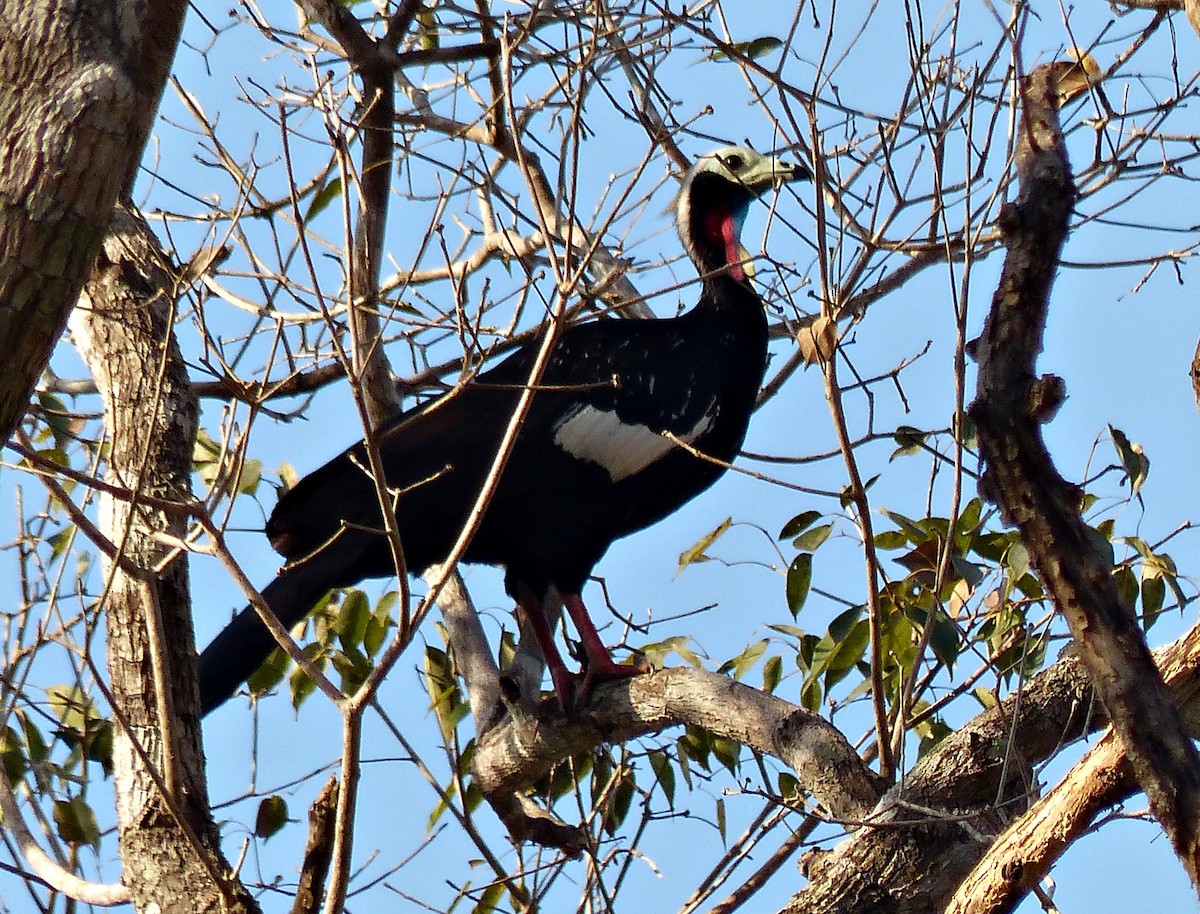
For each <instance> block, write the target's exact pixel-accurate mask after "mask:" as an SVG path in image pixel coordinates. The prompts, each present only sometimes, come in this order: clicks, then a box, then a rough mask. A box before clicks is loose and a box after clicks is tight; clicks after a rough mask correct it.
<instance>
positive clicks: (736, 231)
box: [679, 173, 750, 283]
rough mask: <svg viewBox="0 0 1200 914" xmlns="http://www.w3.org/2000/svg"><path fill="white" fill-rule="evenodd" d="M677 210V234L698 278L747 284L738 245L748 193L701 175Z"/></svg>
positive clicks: (740, 248)
mask: <svg viewBox="0 0 1200 914" xmlns="http://www.w3.org/2000/svg"><path fill="white" fill-rule="evenodd" d="M685 193H686V194H687V200H686V206H682V207H681V208H680V219H679V234H680V237H681V238H682V239H683V243H684V246H685V247H686V248H687V251H688V253H689V254H690V255H691V258H692V261H693V262H694V263H695V264H696V269H697V270H699V271H700V275H701V276H705V277H708V276H711V275H713V274H717V273H720V274H722V275H724V276H728V277H731V278H732V279H733V280H735V281H737V282H741V283H745V282H747V276H746V268H745V266H744V263H743V259H744V257H745V252H744V249H743V248H742V243H741V232H742V223H743V221H744V220H745V218H746V211H747V210H748V209H749V207H750V194H749V193H748V192H747V191H746V190H745V189H744V188H741V187H738V186H737V185H735V184H732V183H730V182H729V181H726V180H724V179H723V178H720V177H718V176H717V175H712V174H706V173H701V174H698V175H696V176H695V177H694V178H693V180H692V182H691V184H690V185H689V186H688V188H687V189H686V191H685Z"/></svg>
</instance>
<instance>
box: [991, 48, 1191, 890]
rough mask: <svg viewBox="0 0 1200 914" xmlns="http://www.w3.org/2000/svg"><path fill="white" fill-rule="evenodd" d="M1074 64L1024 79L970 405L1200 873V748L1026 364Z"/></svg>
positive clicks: (1050, 261)
mask: <svg viewBox="0 0 1200 914" xmlns="http://www.w3.org/2000/svg"><path fill="white" fill-rule="evenodd" d="M1069 66H1070V65H1064V64H1051V65H1047V66H1044V67H1039V68H1038V69H1037V70H1035V71H1034V72H1033V74H1031V75H1030V76H1029V78H1028V79H1027V80H1026V82H1025V85H1024V91H1023V95H1022V99H1023V103H1024V109H1023V116H1022V122H1021V130H1020V135H1019V140H1018V149H1017V168H1018V172H1019V176H1020V179H1021V197H1020V200H1019V202H1018V203H1017V204H1016V205H1014V206H1011V207H1008V208H1006V209H1005V210H1004V211H1003V212H1002V213H1001V219H1002V227H1003V228H1005V229H1006V231H1007V233H1008V236H1009V241H1008V245H1009V254H1008V257H1007V259H1006V261H1005V266H1004V272H1003V274H1002V277H1001V281H1000V287H999V289H998V290H997V292H996V295H995V297H994V299H993V302H992V311H991V314H990V316H989V318H988V321H987V324H986V326H985V328H984V332H983V335H982V337H981V338H980V341H979V349H978V355H979V387H978V396H977V398H976V401H975V403H974V404H973V405H972V407H971V415H972V417H973V418H974V419H975V421H976V424H977V426H978V429H979V443H980V451H981V452H982V454H983V457H984V460H985V462H986V470H985V473H984V477H983V485H984V488H985V491H986V494H987V495H988V497H990V498H991V499H993V500H994V501H996V503H997V504H998V505H1000V507H1001V510H1002V511H1003V512H1004V516H1005V517H1006V519H1007V520H1008V521H1009V522H1010V523H1013V524H1015V525H1016V526H1017V527H1018V528H1019V529H1020V531H1021V536H1022V540H1023V542H1024V544H1025V547H1026V548H1027V549H1028V550H1029V554H1030V558H1031V559H1032V562H1033V565H1034V567H1035V568H1036V569H1037V571H1038V573H1039V575H1040V576H1041V578H1042V580H1043V582H1044V583H1045V585H1046V587H1047V589H1048V590H1049V591H1050V593H1051V594H1052V595H1053V597H1054V600H1055V604H1056V606H1057V608H1058V610H1059V611H1060V612H1061V613H1062V614H1063V616H1064V617H1065V618H1066V621H1067V624H1068V625H1069V626H1070V628H1071V632H1072V634H1073V635H1074V636H1075V645H1076V650H1077V651H1078V653H1079V656H1080V659H1081V660H1082V662H1083V664H1084V666H1085V667H1086V668H1087V670H1088V674H1089V677H1090V679H1091V681H1092V683H1093V685H1094V686H1095V688H1096V692H1097V694H1098V695H1099V697H1100V699H1101V701H1102V702H1103V704H1104V706H1105V708H1106V709H1107V710H1108V713H1109V716H1110V718H1111V719H1112V722H1113V726H1114V728H1115V729H1116V731H1117V733H1118V734H1119V735H1120V737H1121V740H1122V742H1123V743H1124V745H1125V748H1126V751H1127V752H1128V753H1129V758H1130V762H1131V764H1132V767H1133V770H1134V772H1135V774H1136V776H1137V779H1138V782H1139V783H1140V784H1141V785H1142V787H1143V789H1145V791H1146V795H1147V797H1148V798H1149V800H1150V807H1151V809H1152V810H1153V812H1154V814H1155V816H1156V817H1157V818H1158V820H1159V822H1161V823H1162V826H1163V828H1164V830H1165V831H1166V833H1167V835H1168V836H1169V837H1170V839H1171V842H1172V844H1173V845H1174V847H1175V850H1176V853H1177V854H1179V857H1180V859H1181V860H1182V861H1183V864H1184V867H1185V868H1186V869H1187V871H1188V874H1189V876H1190V877H1191V879H1192V882H1193V884H1194V885H1197V886H1200V754H1198V753H1197V751H1196V748H1195V746H1194V745H1193V744H1192V742H1191V740H1190V739H1189V738H1188V736H1187V734H1186V733H1185V732H1184V729H1183V726H1182V723H1181V721H1180V718H1179V714H1178V713H1177V711H1176V708H1175V705H1174V704H1173V703H1172V701H1171V700H1170V698H1169V696H1168V695H1167V693H1166V690H1165V688H1164V687H1163V683H1162V680H1161V679H1160V678H1159V676H1158V673H1157V670H1156V669H1155V667H1154V663H1153V660H1152V658H1151V655H1150V651H1149V648H1148V647H1147V646H1146V642H1145V639H1144V637H1143V634H1142V632H1141V629H1140V628H1139V627H1138V625H1137V621H1136V619H1135V618H1134V616H1133V612H1132V608H1131V607H1129V606H1128V605H1127V604H1126V603H1125V602H1124V600H1123V598H1122V597H1121V594H1120V592H1119V590H1118V587H1117V584H1116V582H1115V580H1114V578H1113V576H1112V560H1111V557H1110V556H1109V555H1108V554H1107V549H1102V548H1100V547H1099V546H1098V544H1097V542H1096V540H1097V537H1096V535H1095V533H1094V532H1093V531H1092V530H1091V528H1090V527H1088V525H1087V524H1086V523H1085V522H1084V521H1083V518H1082V517H1081V516H1080V513H1079V498H1080V495H1081V493H1080V491H1079V490H1078V489H1077V488H1076V487H1075V486H1072V485H1070V484H1068V483H1067V482H1066V481H1065V480H1064V479H1063V478H1062V477H1061V476H1060V475H1059V474H1058V472H1057V470H1056V469H1055V467H1054V465H1053V463H1052V462H1051V459H1050V455H1049V453H1048V452H1047V450H1046V447H1045V444H1044V443H1043V441H1042V439H1041V434H1040V424H1041V423H1042V422H1044V421H1046V420H1047V419H1048V418H1049V417H1050V416H1051V415H1052V414H1053V413H1054V411H1055V410H1056V409H1057V407H1058V405H1059V404H1060V403H1061V402H1062V399H1063V397H1064V390H1063V385H1062V381H1061V379H1059V378H1055V377H1053V376H1043V377H1041V378H1037V377H1036V376H1035V374H1034V370H1035V369H1034V365H1035V360H1036V358H1037V355H1038V353H1039V352H1040V351H1041V346H1042V334H1043V332H1044V328H1045V318H1046V312H1047V307H1048V300H1049V293H1050V287H1051V284H1052V282H1053V278H1054V273H1055V271H1056V269H1057V265H1058V253H1059V251H1060V249H1061V247H1062V243H1063V239H1064V238H1065V236H1066V231H1067V223H1068V219H1069V216H1070V212H1071V209H1072V207H1073V205H1074V199H1075V188H1074V183H1073V181H1072V179H1071V173H1070V168H1069V165H1068V163H1067V157H1066V151H1065V148H1064V146H1063V141H1062V134H1061V131H1060V128H1059V123H1058V112H1057V108H1058V105H1059V102H1060V96H1059V77H1060V74H1061V73H1062V72H1063V68H1064V67H1069Z"/></svg>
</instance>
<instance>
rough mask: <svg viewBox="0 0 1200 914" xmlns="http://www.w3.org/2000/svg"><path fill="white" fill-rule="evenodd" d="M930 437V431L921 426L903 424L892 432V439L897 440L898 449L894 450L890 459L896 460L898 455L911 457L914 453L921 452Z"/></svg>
mask: <svg viewBox="0 0 1200 914" xmlns="http://www.w3.org/2000/svg"><path fill="white" fill-rule="evenodd" d="M928 438H929V433H928V432H924V431H921V429H919V428H913V427H912V426H911V425H901V426H900V427H899V428H897V429H896V431H895V432H894V433H893V434H892V439H893V440H894V441H895V442H896V450H894V451H892V455H891V456H890V457H889V458H888V460H889V461H891V460H895V459H896V458H897V457H910V456H912V455H913V454H919V453H921V451H923V450H924V444H925V441H926V439H928Z"/></svg>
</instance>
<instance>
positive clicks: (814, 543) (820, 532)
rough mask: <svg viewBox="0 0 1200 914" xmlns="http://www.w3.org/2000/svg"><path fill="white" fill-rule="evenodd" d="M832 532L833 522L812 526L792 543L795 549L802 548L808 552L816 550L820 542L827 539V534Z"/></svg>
mask: <svg viewBox="0 0 1200 914" xmlns="http://www.w3.org/2000/svg"><path fill="white" fill-rule="evenodd" d="M832 532H833V524H822V525H821V526H820V527H813V528H812V529H811V530H806V531H805V532H804V533H802V534H800V535H799V536H798V537H796V538H795V539H794V540H792V545H793V546H795V547H796V548H797V549H803V550H806V551H808V552H816V551H817V550H818V549H819V548H820V547H821V544H822V543H824V542H825V541H826V540H827V539H829V534H830V533H832Z"/></svg>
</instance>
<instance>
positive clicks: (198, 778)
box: [72, 211, 255, 912]
mask: <svg viewBox="0 0 1200 914" xmlns="http://www.w3.org/2000/svg"><path fill="white" fill-rule="evenodd" d="M173 287H174V277H173V275H172V273H171V271H170V269H169V266H168V264H167V261H166V257H165V255H164V254H163V253H162V251H161V250H160V249H159V248H158V246H157V244H156V242H155V241H154V239H153V236H152V235H151V234H150V232H149V230H148V229H147V228H146V227H145V226H144V224H142V223H140V222H138V221H135V220H134V219H133V218H132V217H131V216H129V215H128V214H127V213H125V212H124V211H119V212H118V213H117V216H116V220H115V222H114V229H113V232H112V233H111V234H110V235H109V236H108V238H107V239H106V240H105V242H104V244H103V247H102V250H101V252H100V254H99V256H98V258H97V260H96V264H95V269H94V271H93V272H92V275H91V277H90V278H89V280H88V282H87V285H86V288H85V291H84V295H83V297H82V299H81V302H80V306H79V308H78V310H77V311H76V314H75V317H74V319H73V320H72V332H73V334H74V337H75V342H76V345H77V346H78V348H79V351H80V353H81V355H82V356H83V357H84V359H85V360H86V361H87V363H88V366H89V368H90V369H91V372H92V375H93V376H94V377H95V379H96V383H97V387H98V388H99V391H100V394H101V397H102V399H103V402H104V421H105V429H106V437H107V440H108V442H109V445H110V456H109V460H108V463H107V466H106V470H105V481H106V482H108V483H110V484H112V485H113V486H115V487H119V488H120V489H123V490H127V491H129V492H131V493H132V495H131V496H130V497H128V498H122V497H116V496H113V495H111V494H105V495H104V496H103V497H102V500H101V528H102V532H103V533H104V534H105V535H106V536H108V537H109V539H110V540H111V541H112V543H113V544H114V545H115V546H116V547H117V549H118V550H119V553H120V555H121V557H122V564H121V566H120V568H118V567H117V566H116V565H115V563H114V562H113V560H112V559H111V558H109V557H106V559H105V563H104V565H105V572H106V576H107V579H108V581H109V586H108V590H107V598H106V602H105V606H104V609H105V614H106V615H105V618H106V623H107V629H108V642H107V654H108V664H109V672H110V675H111V680H112V681H111V689H112V698H113V713H114V724H115V726H114V733H115V738H114V750H113V754H114V769H115V777H116V784H117V818H118V830H119V840H120V849H121V859H122V863H123V865H124V882H125V884H126V885H127V886H128V887H129V889H130V891H131V893H132V895H133V899H134V903H135V905H136V906H137V907H138V909H139V910H143V911H150V910H161V911H171V912H202V911H229V910H246V909H253V908H254V907H255V906H254V904H253V902H252V901H250V899H249V897H248V896H247V895H246V894H245V891H244V890H243V889H242V888H241V887H240V886H239V885H238V884H237V882H236V881H235V880H233V879H232V878H230V877H229V875H228V871H229V867H228V864H227V863H226V862H225V860H224V859H223V858H222V857H221V855H220V851H219V847H218V834H217V830H216V826H215V824H214V822H213V819H212V816H211V813H210V811H209V808H208V793H207V787H206V782H205V774H204V755H203V750H202V747H201V742H200V718H199V696H198V693H197V689H196V673H195V644H194V639H193V635H192V625H191V614H190V604H189V591H188V565H187V553H186V552H184V551H180V550H177V549H174V548H173V547H172V546H170V545H169V544H167V543H165V542H164V541H162V540H160V539H159V538H157V535H158V534H160V533H161V534H166V535H167V536H168V537H171V538H174V539H176V540H178V539H182V538H183V537H184V536H185V535H186V532H187V514H186V507H185V506H186V505H187V504H188V503H189V502H190V501H191V486H190V477H191V461H192V448H193V444H194V441H195V435H196V422H197V415H198V409H197V404H196V400H195V398H194V396H193V395H192V392H191V387H190V384H189V382H188V377H187V371H186V367H185V365H184V362H183V359H182V357H181V355H180V352H179V350H178V348H177V346H176V345H175V341H174V336H173V333H172V323H173V319H174V298H173V295H172V291H173Z"/></svg>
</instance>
